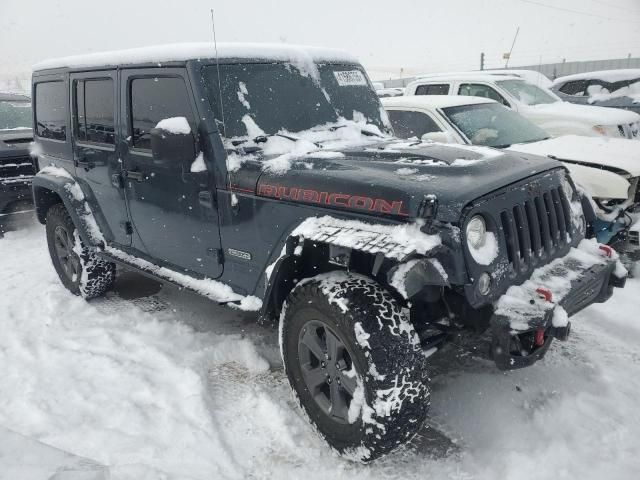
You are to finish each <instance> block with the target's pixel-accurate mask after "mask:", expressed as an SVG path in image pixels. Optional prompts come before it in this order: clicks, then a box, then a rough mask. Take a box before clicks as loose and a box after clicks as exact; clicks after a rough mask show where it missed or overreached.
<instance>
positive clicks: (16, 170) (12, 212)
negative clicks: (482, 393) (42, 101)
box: [0, 93, 35, 234]
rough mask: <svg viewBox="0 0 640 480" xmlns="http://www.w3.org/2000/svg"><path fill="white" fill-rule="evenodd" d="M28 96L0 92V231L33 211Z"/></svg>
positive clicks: (25, 217)
mask: <svg viewBox="0 0 640 480" xmlns="http://www.w3.org/2000/svg"><path fill="white" fill-rule="evenodd" d="M31 123H32V115H31V99H30V98H29V97H27V96H25V95H17V94H14V93H0V234H2V233H3V232H4V231H5V230H6V229H8V228H12V227H13V226H17V225H20V224H21V223H23V222H24V221H27V220H28V219H29V218H30V217H31V216H32V214H33V201H32V196H31V179H32V178H33V175H34V174H35V170H34V165H33V161H32V159H31V156H30V154H29V149H30V146H31V142H32V140H33V134H32V131H31Z"/></svg>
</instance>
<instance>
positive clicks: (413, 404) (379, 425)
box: [280, 271, 429, 462]
mask: <svg viewBox="0 0 640 480" xmlns="http://www.w3.org/2000/svg"><path fill="white" fill-rule="evenodd" d="M280 348H281V351H282V358H283V362H284V366H285V371H286V373H287V376H288V378H289V381H290V383H291V386H292V389H293V391H294V393H295V395H296V397H297V399H298V402H299V404H300V406H301V407H302V410H303V411H304V412H305V413H306V415H307V416H308V418H309V420H310V422H311V423H312V424H313V425H314V427H315V428H316V430H317V431H318V432H319V433H320V435H321V436H322V437H323V438H324V439H325V440H326V441H327V442H328V443H329V445H330V446H331V447H332V448H334V449H335V450H337V451H338V452H339V453H340V454H341V455H343V456H345V457H347V458H351V459H353V460H357V461H361V462H368V461H371V460H374V459H375V458H377V457H380V456H381V455H384V454H386V453H388V452H390V451H392V450H393V449H395V448H397V447H398V446H400V445H401V444H403V443H406V442H407V441H409V440H410V439H411V438H412V437H413V436H414V435H415V434H416V433H417V432H418V430H419V429H420V428H421V426H422V424H423V422H424V420H425V417H426V413H427V410H428V406H429V389H428V382H429V379H428V376H427V369H426V357H425V355H424V354H423V352H422V349H421V347H420V340H419V338H418V335H417V334H416V332H415V330H414V329H413V326H412V325H411V323H410V322H409V320H408V318H407V314H406V313H405V311H404V310H403V309H402V308H401V307H400V305H399V304H398V303H397V302H396V301H395V300H394V299H393V297H392V296H391V295H390V294H389V293H388V292H387V291H386V290H384V289H383V288H382V287H381V286H380V285H379V284H377V283H376V282H374V281H373V280H371V279H369V278H368V277H365V276H362V275H356V274H349V273H346V272H341V271H336V272H330V273H326V274H321V275H318V276H316V277H313V278H310V279H307V280H303V281H302V282H300V283H299V284H298V285H297V286H296V287H295V288H294V290H293V291H292V292H291V293H290V294H289V297H288V298H287V300H286V302H285V304H284V306H283V309H282V314H281V317H280Z"/></svg>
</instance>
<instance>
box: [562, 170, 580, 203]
mask: <svg viewBox="0 0 640 480" xmlns="http://www.w3.org/2000/svg"><path fill="white" fill-rule="evenodd" d="M561 184H562V189H563V190H564V194H565V195H566V196H567V199H568V200H569V202H571V201H572V200H573V197H574V195H575V193H576V191H575V189H574V188H573V185H572V184H571V182H570V181H569V178H568V177H567V176H566V175H565V177H564V178H563V179H562V181H561Z"/></svg>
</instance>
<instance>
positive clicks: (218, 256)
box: [207, 248, 224, 265]
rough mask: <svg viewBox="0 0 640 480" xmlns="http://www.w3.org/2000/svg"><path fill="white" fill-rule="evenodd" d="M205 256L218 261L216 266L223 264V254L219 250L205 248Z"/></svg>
mask: <svg viewBox="0 0 640 480" xmlns="http://www.w3.org/2000/svg"><path fill="white" fill-rule="evenodd" d="M207 255H209V256H210V257H214V258H215V259H216V260H217V261H218V265H222V264H223V263H224V252H223V251H222V249H221V248H207Z"/></svg>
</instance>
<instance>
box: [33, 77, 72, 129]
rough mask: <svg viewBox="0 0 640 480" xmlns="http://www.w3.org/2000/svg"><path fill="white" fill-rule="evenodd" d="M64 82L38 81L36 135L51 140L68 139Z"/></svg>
mask: <svg viewBox="0 0 640 480" xmlns="http://www.w3.org/2000/svg"><path fill="white" fill-rule="evenodd" d="M66 93H67V92H66V88H65V84H64V82H43V83H37V84H36V89H35V95H36V103H35V107H36V135H38V137H40V138H47V139H50V140H62V141H65V140H66V139H67V114H68V108H67V95H66Z"/></svg>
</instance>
